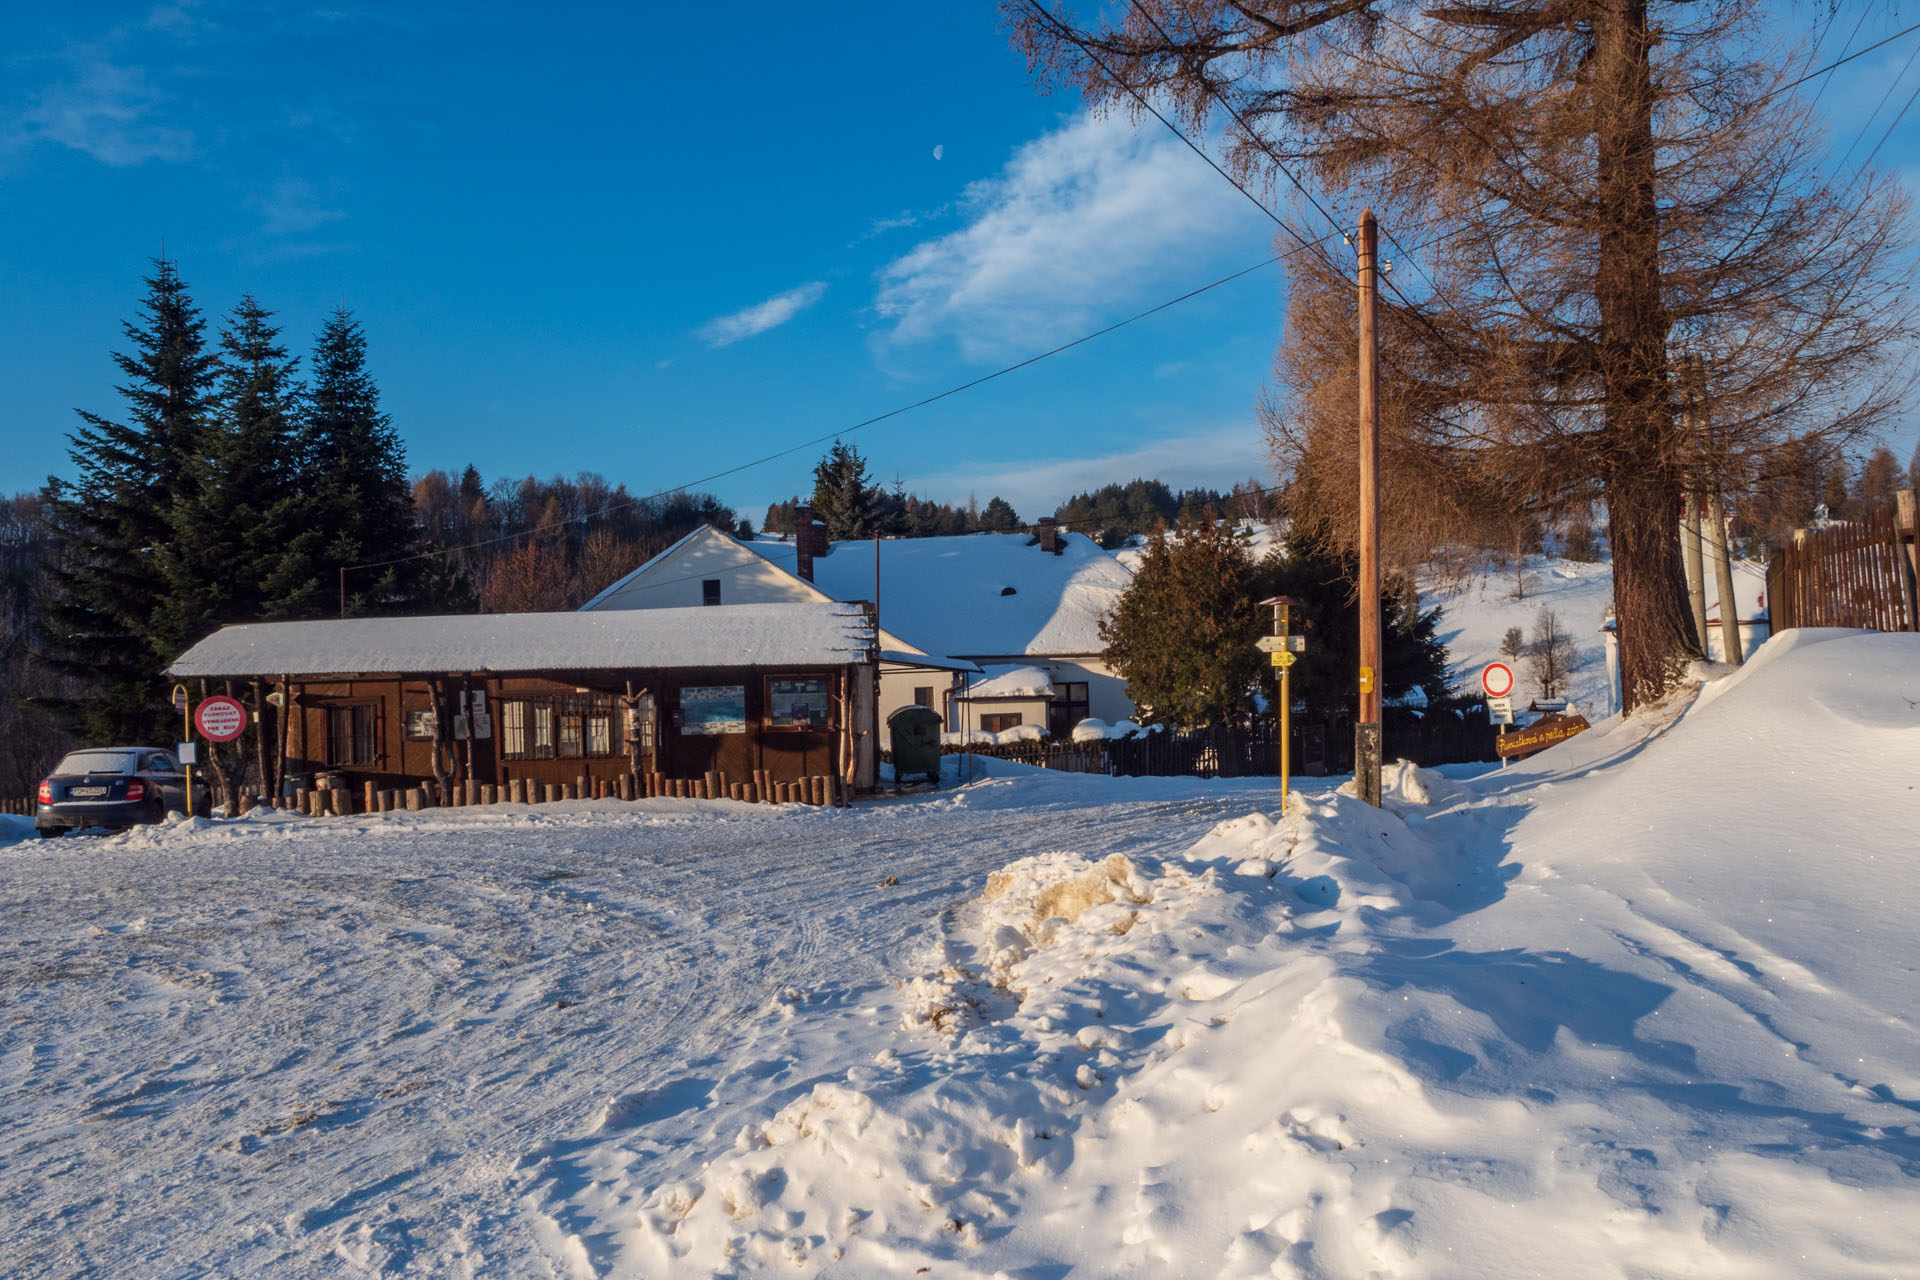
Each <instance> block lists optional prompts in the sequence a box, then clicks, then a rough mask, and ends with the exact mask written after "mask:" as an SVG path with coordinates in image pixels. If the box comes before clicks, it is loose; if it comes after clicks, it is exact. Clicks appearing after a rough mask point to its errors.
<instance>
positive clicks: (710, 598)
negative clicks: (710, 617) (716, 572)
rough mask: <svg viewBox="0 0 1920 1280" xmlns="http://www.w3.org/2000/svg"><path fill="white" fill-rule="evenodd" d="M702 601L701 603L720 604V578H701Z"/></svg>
mask: <svg viewBox="0 0 1920 1280" xmlns="http://www.w3.org/2000/svg"><path fill="white" fill-rule="evenodd" d="M700 603H701V604H719V603H720V579H718V578H702V579H701V580H700Z"/></svg>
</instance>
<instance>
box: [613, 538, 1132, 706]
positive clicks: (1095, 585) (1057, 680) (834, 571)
mask: <svg viewBox="0 0 1920 1280" xmlns="http://www.w3.org/2000/svg"><path fill="white" fill-rule="evenodd" d="M795 516H796V524H797V526H798V529H799V532H798V533H797V534H796V535H795V537H794V538H793V540H791V541H786V540H782V541H773V540H760V541H754V542H741V541H739V540H737V539H735V538H731V537H728V536H727V535H726V534H724V533H721V532H719V531H718V530H716V529H712V528H707V527H702V528H700V529H696V530H694V531H693V532H692V533H690V534H688V535H687V536H686V537H685V538H682V539H681V540H680V541H679V542H677V543H675V544H674V545H673V546H671V547H668V548H667V549H666V550H665V551H662V552H661V553H660V554H659V555H657V556H655V557H654V558H653V559H651V560H649V561H647V563H645V564H643V565H641V566H640V567H639V568H638V569H635V570H634V571H633V572H632V573H629V574H628V575H626V576H625V577H624V578H621V579H620V580H619V581H617V582H615V583H614V584H613V585H611V586H609V587H608V588H607V589H606V590H604V591H602V592H601V593H600V594H599V595H597V596H595V597H594V598H593V599H592V600H589V601H588V602H587V603H586V604H585V605H584V606H582V608H583V609H584V610H586V611H594V610H604V609H657V608H676V607H684V606H687V605H700V604H709V605H722V606H725V605H732V604H759V603H769V602H777V601H824V600H838V601H856V600H858V601H869V602H871V601H874V599H875V597H876V596H877V597H878V615H879V627H880V648H881V655H880V657H881V664H880V699H879V701H880V722H881V723H882V724H884V723H885V722H886V717H887V716H888V715H890V714H891V713H892V712H893V711H894V710H896V709H898V708H900V707H903V706H911V705H914V704H919V705H922V706H927V707H931V708H933V709H934V710H935V711H938V712H939V713H940V717H941V720H942V721H943V723H944V724H945V725H946V727H947V728H948V729H957V728H963V727H964V728H973V729H978V728H984V727H988V724H989V721H990V722H991V727H993V728H996V729H1005V728H1009V727H1012V726H1013V725H1015V724H1030V725H1038V726H1039V727H1040V728H1042V729H1046V730H1048V731H1049V732H1052V733H1055V734H1059V735H1062V736H1064V735H1066V734H1067V733H1069V732H1071V731H1072V729H1073V726H1074V725H1075V724H1077V723H1079V722H1080V721H1081V720H1083V719H1086V718H1087V717H1088V716H1097V717H1099V718H1101V719H1103V720H1119V719H1124V718H1128V717H1131V716H1132V715H1133V704H1132V703H1131V702H1130V701H1129V700H1128V699H1127V692H1126V683H1125V681H1123V680H1121V679H1120V678H1119V677H1118V676H1116V675H1114V674H1113V669H1112V668H1111V667H1109V666H1108V665H1107V661H1106V644H1105V642H1104V641H1102V640H1101V638H1100V620H1101V618H1103V617H1104V616H1106V614H1107V613H1109V612H1110V611H1111V610H1112V609H1113V607H1114V605H1115V604H1116V603H1117V602H1118V601H1119V599H1120V596H1121V594H1122V593H1123V592H1125V591H1126V589H1127V587H1128V586H1129V585H1131V583H1132V581H1133V575H1132V573H1131V572H1130V571H1129V570H1128V569H1127V568H1126V567H1125V566H1124V565H1122V564H1121V563H1120V562H1119V561H1118V560H1117V559H1115V558H1114V557H1113V556H1112V555H1111V554H1110V553H1108V552H1106V551H1104V550H1102V549H1101V548H1100V546H1099V545H1098V544H1096V543H1095V542H1093V541H1092V540H1091V539H1089V538H1086V537H1083V536H1081V535H1079V534H1072V533H1065V532H1061V531H1060V530H1058V529H1056V528H1055V527H1054V526H1053V522H1052V521H1050V520H1048V521H1042V522H1041V524H1040V528H1039V532H1038V533H1036V534H991V533H982V534H970V535H967V536H964V537H951V538H882V539H880V540H879V542H878V544H877V545H878V548H879V560H880V562H879V573H878V576H877V581H876V575H875V572H874V552H875V546H876V544H875V543H874V542H872V541H850V542H833V543H829V542H828V541H827V540H826V537H825V531H824V529H823V528H822V527H821V526H820V525H819V524H817V523H816V522H815V521H814V520H813V518H812V512H811V511H810V510H808V509H807V508H805V507H802V508H800V509H799V510H797V511H796V512H795ZM999 668H1020V669H1027V670H1032V671H1036V672H1038V673H1039V675H1040V676H1041V677H1042V681H1041V682H1036V681H1034V680H1033V679H1032V678H1030V677H1023V679H1026V681H1027V684H1026V685H1025V686H1023V687H1025V688H1027V689H1029V690H1030V692H1028V693H1026V694H1025V695H1023V696H1021V697H1018V698H1011V699H1006V700H1004V701H1005V705H995V703H994V700H993V699H992V698H990V697H981V696H972V697H970V696H968V695H969V693H973V694H975V695H978V693H979V691H978V690H977V689H975V688H974V686H975V685H976V683H978V682H980V681H981V680H983V678H991V677H995V676H998V675H1001V674H1004V672H1003V671H999V670H996V669H999ZM1042 682H1043V683H1044V686H1045V691H1044V692H1031V690H1037V689H1039V688H1040V687H1041V683H1042Z"/></svg>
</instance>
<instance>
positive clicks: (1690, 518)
mask: <svg viewBox="0 0 1920 1280" xmlns="http://www.w3.org/2000/svg"><path fill="white" fill-rule="evenodd" d="M1685 501H1686V506H1685V507H1683V508H1682V509H1681V512H1680V560H1681V563H1682V564H1684V565H1685V566H1686V570H1687V603H1688V604H1689V605H1690V606H1692V609H1693V633H1694V635H1695V636H1697V637H1699V640H1700V652H1701V655H1702V656H1705V654H1706V652H1707V571H1706V563H1705V556H1703V555H1702V553H1701V550H1700V495H1699V494H1697V493H1694V492H1691V491H1689V492H1688V493H1687V495H1686V498H1685Z"/></svg>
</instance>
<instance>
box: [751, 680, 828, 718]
mask: <svg viewBox="0 0 1920 1280" xmlns="http://www.w3.org/2000/svg"><path fill="white" fill-rule="evenodd" d="M766 692H767V704H766V706H767V710H766V716H765V723H766V726H767V727H768V728H769V729H802V730H817V729H824V728H826V727H827V721H828V719H829V717H828V714H827V711H828V705H829V702H830V701H831V698H832V695H833V684H832V682H831V681H830V680H829V679H828V678H827V677H826V676H777V677H776V676H768V677H767V690H766Z"/></svg>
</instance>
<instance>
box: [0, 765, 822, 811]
mask: <svg viewBox="0 0 1920 1280" xmlns="http://www.w3.org/2000/svg"><path fill="white" fill-rule="evenodd" d="M833 784H834V779H832V778H830V777H827V776H824V775H819V776H815V777H810V778H801V779H798V780H797V781H794V782H775V781H773V779H772V777H771V775H770V774H769V773H768V771H767V770H765V769H755V770H754V771H753V776H752V777H751V778H731V777H729V776H728V775H726V774H725V773H721V772H718V771H716V772H713V773H709V774H707V775H706V776H704V777H700V778H669V777H667V776H666V775H665V774H662V773H642V774H637V775H636V774H622V775H621V776H620V777H619V778H617V779H614V780H612V781H609V780H607V779H605V778H587V777H579V778H576V779H574V781H572V782H557V783H556V782H549V783H541V782H536V781H532V780H530V779H523V778H514V779H511V780H510V781H508V782H506V783H503V784H499V785H495V784H492V783H486V784H481V783H474V784H471V785H469V784H466V783H459V782H456V783H449V784H447V785H445V786H442V785H440V784H438V783H434V782H426V783H422V784H420V785H418V786H413V787H402V788H396V789H383V788H381V787H379V786H378V785H377V784H376V783H373V782H368V783H366V784H364V786H363V787H362V788H361V790H360V793H359V794H358V795H355V794H354V792H352V791H350V790H349V789H347V788H346V787H313V788H309V787H300V788H298V789H296V790H294V791H293V793H292V794H291V795H288V796H286V797H284V798H283V799H280V800H269V799H265V798H258V799H256V798H254V797H243V798H242V799H241V801H240V809H241V812H243V813H244V812H247V811H248V810H250V809H255V808H262V809H281V810H285V811H287V812H290V813H301V814H308V815H310V816H312V817H316V818H320V817H329V816H347V815H353V814H368V813H394V812H410V813H412V812H420V811H423V810H426V809H453V808H484V807H486V806H489V805H494V804H557V803H560V802H562V801H566V800H581V799H589V800H626V801H638V800H658V799H667V798H679V799H689V800H740V801H744V802H747V803H751V804H801V805H808V806H812V807H826V806H829V805H842V804H844V803H845V802H846V801H845V795H844V792H843V791H842V790H841V789H840V788H838V787H836V786H834V785H833ZM38 807H39V801H38V800H37V799H35V798H34V797H32V796H29V797H26V798H25V799H20V798H14V797H0V813H4V814H15V815H18V816H22V817H29V818H30V817H32V816H33V815H34V813H35V812H36V810H37V809H38Z"/></svg>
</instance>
